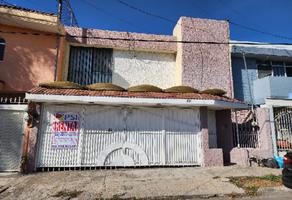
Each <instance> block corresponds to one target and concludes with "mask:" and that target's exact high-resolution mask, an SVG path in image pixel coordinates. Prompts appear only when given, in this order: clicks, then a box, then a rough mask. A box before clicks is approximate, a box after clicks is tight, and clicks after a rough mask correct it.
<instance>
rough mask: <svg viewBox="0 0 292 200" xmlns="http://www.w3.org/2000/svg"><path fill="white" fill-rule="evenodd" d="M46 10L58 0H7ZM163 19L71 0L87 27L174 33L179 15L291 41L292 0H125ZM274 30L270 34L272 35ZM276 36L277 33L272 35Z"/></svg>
mask: <svg viewBox="0 0 292 200" xmlns="http://www.w3.org/2000/svg"><path fill="white" fill-rule="evenodd" d="M5 1H6V2H9V3H11V4H14V5H17V6H21V7H26V8H31V9H36V10H40V11H45V12H57V5H58V4H57V0H5ZM122 1H124V2H126V3H128V4H130V5H132V6H134V7H137V8H140V9H141V10H144V11H146V12H148V13H153V14H155V15H158V16H161V17H164V18H167V19H168V21H167V20H162V19H160V18H159V17H153V16H149V15H146V14H144V13H141V12H139V11H137V10H135V9H132V8H129V7H127V6H125V5H124V4H121V3H120V2H119V0H71V6H72V9H73V11H74V13H75V15H76V18H77V21H78V24H79V26H80V27H84V28H96V29H105V30H115V31H129V32H139V33H152V34H164V35H172V31H173V28H174V26H175V23H174V22H176V21H177V20H178V19H179V17H180V16H188V17H195V18H208V19H218V20H227V19H228V20H230V21H231V22H234V23H237V24H240V25H242V26H245V27H250V28H252V29H257V30H259V31H261V32H267V33H269V34H262V33H260V32H255V31H251V30H248V29H246V28H242V27H239V26H236V25H233V24H230V37H231V39H232V40H241V41H258V42H274V43H282V42H285V43H292V39H284V38H282V37H278V36H285V37H289V38H292V0H122ZM270 33H271V34H270ZM273 35H277V36H273Z"/></svg>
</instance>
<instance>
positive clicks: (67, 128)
mask: <svg viewBox="0 0 292 200" xmlns="http://www.w3.org/2000/svg"><path fill="white" fill-rule="evenodd" d="M51 130H52V134H53V138H52V147H53V148H58V149H67V148H76V147H77V145H78V137H79V130H80V116H79V113H75V112H57V113H54V114H53V115H52V118H51Z"/></svg>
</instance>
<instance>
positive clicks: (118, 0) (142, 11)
mask: <svg viewBox="0 0 292 200" xmlns="http://www.w3.org/2000/svg"><path fill="white" fill-rule="evenodd" d="M116 1H117V2H119V3H120V4H122V5H124V6H127V7H128V8H131V9H133V10H136V11H138V12H140V13H143V14H145V15H149V16H152V17H156V18H158V19H161V20H164V21H167V22H171V23H176V22H175V21H173V20H171V19H169V18H166V17H163V16H160V15H157V14H154V13H151V12H148V11H145V10H143V9H141V8H138V7H136V6H133V5H131V4H129V3H126V2H124V1H122V0H116ZM228 21H229V23H230V24H232V25H235V26H238V27H240V28H243V29H246V30H250V31H253V32H257V33H261V34H264V35H270V36H273V37H276V38H281V39H285V40H292V38H291V37H287V36H283V35H278V34H275V33H270V32H266V31H262V30H258V29H255V28H252V27H249V26H245V25H242V24H239V23H236V22H233V21H231V20H228Z"/></svg>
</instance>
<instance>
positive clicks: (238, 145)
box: [234, 110, 240, 148]
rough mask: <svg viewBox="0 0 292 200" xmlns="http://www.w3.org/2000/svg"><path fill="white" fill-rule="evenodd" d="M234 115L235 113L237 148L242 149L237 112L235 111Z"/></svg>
mask: <svg viewBox="0 0 292 200" xmlns="http://www.w3.org/2000/svg"><path fill="white" fill-rule="evenodd" d="M234 113H235V123H236V138H237V148H240V143H239V129H238V120H237V110H234Z"/></svg>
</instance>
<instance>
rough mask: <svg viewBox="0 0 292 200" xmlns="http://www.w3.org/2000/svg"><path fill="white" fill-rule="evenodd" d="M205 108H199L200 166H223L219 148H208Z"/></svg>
mask: <svg viewBox="0 0 292 200" xmlns="http://www.w3.org/2000/svg"><path fill="white" fill-rule="evenodd" d="M208 121H209V119H208V109H207V107H200V122H201V138H202V158H203V159H202V166H204V167H210V166H223V152H222V149H221V148H210V146H209V123H208Z"/></svg>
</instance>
